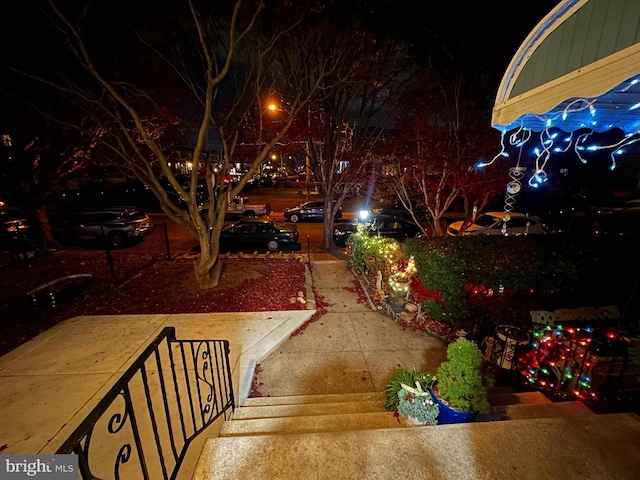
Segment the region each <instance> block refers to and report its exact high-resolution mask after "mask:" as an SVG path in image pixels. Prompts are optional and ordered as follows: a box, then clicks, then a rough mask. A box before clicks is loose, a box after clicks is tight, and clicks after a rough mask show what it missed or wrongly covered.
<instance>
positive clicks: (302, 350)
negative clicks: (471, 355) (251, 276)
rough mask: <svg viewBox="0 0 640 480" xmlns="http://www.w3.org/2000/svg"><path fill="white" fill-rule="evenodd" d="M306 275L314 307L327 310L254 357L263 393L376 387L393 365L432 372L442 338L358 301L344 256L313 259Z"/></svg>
mask: <svg viewBox="0 0 640 480" xmlns="http://www.w3.org/2000/svg"><path fill="white" fill-rule="evenodd" d="M312 276H313V285H314V290H315V294H316V300H317V302H318V308H319V309H321V308H322V303H325V304H327V307H326V310H327V312H326V313H324V314H323V315H319V314H316V315H315V316H314V317H313V318H312V320H315V319H316V318H317V320H315V321H312V322H311V323H309V324H308V325H307V326H306V328H304V329H303V330H302V331H300V332H299V333H297V334H294V335H293V336H291V337H290V338H289V339H288V340H285V341H284V342H282V343H281V344H280V345H279V346H278V348H276V349H275V350H273V351H272V352H271V353H270V354H269V355H267V356H266V357H265V358H264V359H262V360H260V361H259V368H258V369H257V372H256V375H254V377H256V378H257V385H258V391H259V392H260V394H262V395H263V396H287V395H312V394H330V393H361V392H374V391H382V390H384V384H385V382H386V379H387V377H388V375H389V374H390V372H391V371H392V370H393V369H395V368H397V367H400V366H402V367H405V368H409V369H411V368H413V367H415V368H418V369H427V370H429V371H434V372H435V370H436V369H437V367H438V366H439V365H440V363H441V362H442V361H443V360H444V359H445V358H446V346H445V345H444V344H443V343H441V342H439V341H438V340H436V339H434V338H431V337H429V336H427V335H425V334H419V333H415V332H411V331H408V330H404V329H403V328H402V327H401V326H400V325H398V324H397V323H396V322H395V321H393V320H392V319H391V318H389V317H387V316H386V315H384V314H383V313H381V312H378V311H374V310H372V308H371V306H370V305H369V304H368V303H359V302H358V298H359V295H358V293H357V292H356V291H354V287H356V286H357V288H360V286H359V284H358V282H357V280H356V279H355V277H354V276H353V274H352V273H351V271H350V270H348V269H347V262H346V261H344V260H316V261H314V262H313V269H312ZM318 317H319V318H318Z"/></svg>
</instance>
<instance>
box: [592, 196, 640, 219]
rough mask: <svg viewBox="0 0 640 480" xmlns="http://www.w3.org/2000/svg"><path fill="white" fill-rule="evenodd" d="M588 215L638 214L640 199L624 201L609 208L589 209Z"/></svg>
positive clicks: (639, 211)
mask: <svg viewBox="0 0 640 480" xmlns="http://www.w3.org/2000/svg"><path fill="white" fill-rule="evenodd" d="M588 213H589V214H590V215H594V216H599V215H610V214H615V213H640V199H633V200H626V201H624V202H619V203H614V204H611V205H609V206H599V207H591V208H590V209H589V212H588Z"/></svg>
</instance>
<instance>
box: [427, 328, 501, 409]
mask: <svg viewBox="0 0 640 480" xmlns="http://www.w3.org/2000/svg"><path fill="white" fill-rule="evenodd" d="M482 363H483V360H482V352H481V351H480V349H479V348H478V346H477V345H476V344H475V343H473V342H471V341H469V340H467V339H466V338H459V339H458V340H456V341H455V342H453V343H452V344H450V345H449V346H448V347H447V360H446V361H444V362H442V363H441V364H440V367H439V368H438V372H437V374H436V378H437V387H438V396H439V397H440V398H442V399H443V400H444V401H445V402H447V403H448V404H449V405H450V406H451V407H452V408H455V409H456V410H460V411H463V412H480V413H487V412H488V411H489V400H488V398H487V389H488V385H487V379H486V377H485V376H484V374H483V372H482Z"/></svg>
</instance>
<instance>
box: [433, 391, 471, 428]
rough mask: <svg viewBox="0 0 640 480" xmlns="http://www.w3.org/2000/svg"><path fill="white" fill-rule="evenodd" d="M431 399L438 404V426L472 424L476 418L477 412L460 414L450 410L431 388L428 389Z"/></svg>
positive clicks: (457, 411)
mask: <svg viewBox="0 0 640 480" xmlns="http://www.w3.org/2000/svg"><path fill="white" fill-rule="evenodd" d="M430 393H431V397H432V398H433V401H434V402H435V403H437V404H438V407H439V408H440V411H439V413H438V425H447V424H452V423H466V422H472V421H473V420H474V419H475V418H476V414H477V413H478V412H462V411H460V410H456V409H455V408H451V407H450V406H449V405H447V404H446V403H444V402H443V401H442V400H441V399H440V398H439V397H438V394H437V393H436V392H435V391H434V389H433V388H431V389H430Z"/></svg>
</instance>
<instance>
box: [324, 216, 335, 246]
mask: <svg viewBox="0 0 640 480" xmlns="http://www.w3.org/2000/svg"><path fill="white" fill-rule="evenodd" d="M330 213H331V215H325V216H324V221H323V222H322V248H323V249H324V251H325V252H328V251H329V250H331V245H332V242H333V210H332V211H331V212H330Z"/></svg>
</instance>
